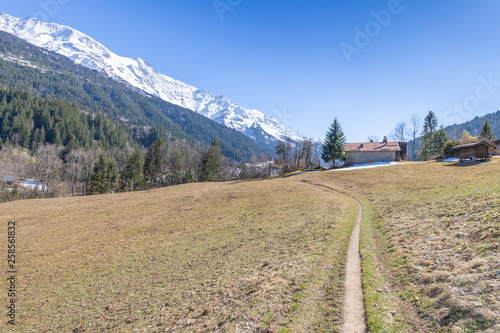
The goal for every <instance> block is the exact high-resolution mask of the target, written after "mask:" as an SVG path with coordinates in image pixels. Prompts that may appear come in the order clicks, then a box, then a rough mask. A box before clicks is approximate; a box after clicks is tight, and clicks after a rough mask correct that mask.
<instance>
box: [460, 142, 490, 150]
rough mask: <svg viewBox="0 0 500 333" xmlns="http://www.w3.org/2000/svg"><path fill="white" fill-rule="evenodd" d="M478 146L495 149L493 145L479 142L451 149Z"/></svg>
mask: <svg viewBox="0 0 500 333" xmlns="http://www.w3.org/2000/svg"><path fill="white" fill-rule="evenodd" d="M480 145H485V146H486V147H488V148H490V149H495V148H496V146H495V145H493V144H491V143H489V142H488V141H481V142H473V143H466V144H464V145H458V146H455V147H453V149H460V148H468V147H476V146H480Z"/></svg>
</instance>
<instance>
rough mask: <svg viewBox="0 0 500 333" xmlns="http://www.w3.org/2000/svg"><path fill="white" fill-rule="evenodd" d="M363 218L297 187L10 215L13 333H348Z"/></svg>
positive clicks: (5, 209)
mask: <svg viewBox="0 0 500 333" xmlns="http://www.w3.org/2000/svg"><path fill="white" fill-rule="evenodd" d="M356 212H357V208H356V206H355V204H354V203H353V202H352V200H351V199H349V198H348V197H346V196H343V195H339V194H338V193H335V192H333V191H330V190H328V189H325V188H319V187H315V186H311V185H309V184H306V183H304V182H301V181H298V180H295V179H274V180H264V181H247V182H230V183H203V184H188V185H182V186H175V187H169V188H164V189H159V190H153V191H145V192H135V193H121V194H110V195H99V196H88V197H74V198H60V199H45V200H26V201H17V202H10V203H3V204H1V205H0V221H1V223H2V224H3V225H4V226H5V228H4V229H5V233H6V232H7V222H8V221H12V220H15V221H16V223H17V246H18V248H17V266H18V270H19V272H18V274H17V279H18V281H17V284H18V285H17V289H18V296H17V303H18V308H17V311H18V313H17V324H16V327H15V330H14V331H17V332H103V331H111V332H174V331H175V332H213V331H218V332H241V331H242V330H247V331H260V332H266V331H267V332H307V331H314V330H321V331H335V330H336V327H337V324H338V321H339V318H340V306H339V303H340V300H341V294H342V283H341V282H339V281H342V280H343V272H344V257H345V254H346V249H347V242H348V240H349V235H350V232H351V231H352V228H353V225H354V222H355V217H356ZM6 239H7V237H6V236H5V237H1V238H0V248H3V249H6V247H7V244H6ZM2 289H4V288H2ZM0 299H1V301H2V304H7V294H6V292H2V293H1V298H0ZM2 306H3V305H2ZM6 319H7V317H6V316H5V318H2V320H1V324H0V325H1V326H0V331H8V330H9V327H7V326H6V325H5V323H6ZM2 327H3V328H2Z"/></svg>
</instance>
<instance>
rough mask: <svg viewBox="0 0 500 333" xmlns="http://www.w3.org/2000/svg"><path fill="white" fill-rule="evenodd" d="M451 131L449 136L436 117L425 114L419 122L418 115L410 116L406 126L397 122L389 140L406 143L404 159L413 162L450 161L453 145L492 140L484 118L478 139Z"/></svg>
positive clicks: (487, 123) (468, 134) (430, 113)
mask: <svg viewBox="0 0 500 333" xmlns="http://www.w3.org/2000/svg"><path fill="white" fill-rule="evenodd" d="M455 128H456V126H453V129H454V130H453V131H451V135H450V136H449V135H448V134H447V133H446V130H445V128H444V126H443V125H441V126H439V122H438V118H437V116H436V114H435V113H434V112H432V111H429V112H428V113H427V115H426V117H425V118H424V120H423V122H422V120H421V119H420V118H419V116H418V115H413V116H412V117H411V119H410V122H409V124H408V123H406V122H399V123H398V124H397V125H396V126H395V128H394V131H393V132H392V133H391V134H390V135H389V137H390V139H391V140H393V141H398V142H406V141H408V139H409V140H410V146H409V150H408V155H409V156H408V159H409V160H413V161H415V160H421V161H425V160H430V159H434V158H439V157H443V158H447V157H452V156H454V155H455V153H456V151H455V150H454V149H453V147H455V146H457V145H460V144H465V143H472V142H476V141H481V140H486V141H494V140H495V134H494V132H493V130H492V127H491V124H490V123H489V120H488V118H485V119H484V122H483V125H482V126H481V131H480V133H479V135H478V136H473V135H471V134H470V133H469V132H468V131H467V130H465V129H463V131H462V132H458V131H457V130H456V129H455ZM419 135H420V136H419Z"/></svg>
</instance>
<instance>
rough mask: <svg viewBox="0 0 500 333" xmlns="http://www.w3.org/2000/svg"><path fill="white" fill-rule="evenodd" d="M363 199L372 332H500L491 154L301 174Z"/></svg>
mask: <svg viewBox="0 0 500 333" xmlns="http://www.w3.org/2000/svg"><path fill="white" fill-rule="evenodd" d="M301 177H302V178H304V179H307V180H309V181H312V182H315V183H321V184H330V185H332V186H334V187H337V188H339V189H342V190H344V191H346V192H349V193H353V194H355V195H356V196H358V197H360V198H361V199H362V200H363V203H364V206H365V212H364V220H363V226H362V236H361V237H362V240H361V254H362V257H363V258H362V259H363V262H362V266H363V267H362V268H363V275H364V277H363V285H364V292H365V298H366V311H367V316H368V323H369V326H370V329H371V331H372V332H499V331H500V161H499V160H498V159H496V160H494V162H492V163H486V164H485V163H478V164H465V165H459V164H457V163H440V162H419V163H405V164H402V165H395V166H390V167H380V168H374V169H361V170H353V171H339V172H322V173H309V174H305V175H303V176H301Z"/></svg>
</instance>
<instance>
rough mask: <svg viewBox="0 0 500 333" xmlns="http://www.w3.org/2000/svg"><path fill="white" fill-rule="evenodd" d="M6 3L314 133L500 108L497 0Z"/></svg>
mask: <svg viewBox="0 0 500 333" xmlns="http://www.w3.org/2000/svg"><path fill="white" fill-rule="evenodd" d="M216 5H217V6H216ZM216 7H218V8H219V9H218V10H217V9H216ZM224 9H225V10H224ZM0 11H2V12H5V13H8V14H10V15H13V16H16V17H27V16H37V17H38V18H42V19H43V20H45V21H49V22H56V23H60V24H65V25H69V26H71V27H73V28H75V29H78V30H80V31H82V32H83V33H85V34H87V35H89V36H90V37H92V38H94V39H95V40H97V41H99V42H101V43H102V44H104V45H105V46H106V47H107V48H109V49H110V50H111V51H113V52H115V53H117V54H119V55H122V56H128V57H141V58H143V59H145V60H146V61H147V62H148V63H150V64H151V65H152V66H153V67H154V68H155V69H156V70H157V71H159V72H161V73H163V74H167V75H169V76H172V77H174V78H175V79H178V80H181V81H184V82H186V83H188V84H191V85H194V86H196V87H198V88H201V89H205V90H208V91H209V92H211V93H212V94H217V95H220V94H224V95H226V96H227V97H228V98H230V99H232V100H233V101H235V102H236V103H238V104H240V105H242V106H244V107H247V108H255V109H258V110H259V111H261V112H264V113H267V114H271V115H272V116H274V117H275V118H277V119H278V120H280V121H281V122H282V123H284V124H285V125H287V126H289V127H291V128H292V129H294V130H295V131H298V132H299V133H300V134H302V135H305V136H314V137H321V136H323V135H324V133H325V132H326V130H327V129H328V127H329V125H330V123H331V122H332V121H333V119H334V118H335V117H337V118H338V119H339V121H340V123H341V125H342V127H343V129H344V132H345V134H346V137H347V140H348V141H351V142H354V141H364V140H366V138H367V137H368V136H369V135H376V136H379V137H380V138H381V137H383V136H384V135H387V134H389V133H390V132H391V131H392V129H393V128H394V126H395V125H396V123H397V122H399V121H407V120H408V119H409V118H410V117H411V115H412V114H418V115H419V116H420V117H421V118H424V117H425V115H426V114H427V112H428V111H429V110H432V111H434V112H435V113H436V115H437V116H438V119H439V121H440V123H444V124H445V125H447V124H453V123H457V122H463V121H465V120H469V119H472V118H473V117H474V116H477V115H483V114H486V113H489V112H494V111H496V110H498V109H500V38H499V37H500V20H499V19H498V14H499V13H500V2H499V1H496V0H482V1H462V0H456V1H430V0H412V1H411V0H401V1H395V0H391V1H349V2H348V1H331V0H330V1H329V0H316V1H307V0H303V1H296V0H295V1H294V0H286V1H285V0H274V1H271V0H267V1H260V0H215V1H214V0H197V1H194V0H177V1H170V0H160V1H151V0H149V1H148V0H143V1H130V0H120V1H115V0H107V1H102V0H101V1H95V0H85V1H83V0H17V1H15V2H14V1H10V0H9V1H5V0H0ZM221 18H223V19H221ZM499 134H500V133H497V136H498V135H499Z"/></svg>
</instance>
